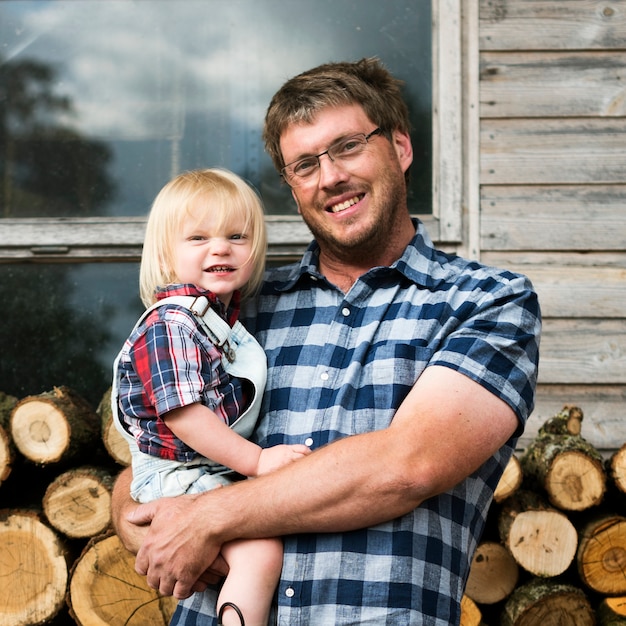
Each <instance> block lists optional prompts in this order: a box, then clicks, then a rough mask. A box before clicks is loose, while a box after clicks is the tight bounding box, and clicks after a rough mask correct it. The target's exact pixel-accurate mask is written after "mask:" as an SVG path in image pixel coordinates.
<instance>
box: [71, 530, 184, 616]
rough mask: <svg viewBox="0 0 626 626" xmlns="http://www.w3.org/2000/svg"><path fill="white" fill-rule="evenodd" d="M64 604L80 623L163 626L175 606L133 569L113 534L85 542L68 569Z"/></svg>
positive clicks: (128, 556)
mask: <svg viewBox="0 0 626 626" xmlns="http://www.w3.org/2000/svg"><path fill="white" fill-rule="evenodd" d="M68 603H69V605H70V607H71V609H70V612H71V614H72V616H73V617H74V619H75V620H76V621H77V622H78V624H80V625H81V626H141V625H143V624H150V625H151V626H166V625H167V624H169V621H170V619H171V617H172V615H173V613H174V610H175V608H176V600H175V599H174V598H171V597H167V598H166V597H162V596H160V595H159V594H158V593H157V592H156V591H155V590H154V589H151V588H150V587H148V584H147V583H146V579H145V578H144V577H143V576H140V575H139V574H137V572H135V558H134V556H133V555H132V554H131V553H130V552H128V551H127V550H126V549H125V548H124V547H123V546H122V544H121V542H120V540H119V538H118V537H117V535H110V536H108V537H103V538H97V539H94V540H92V541H90V542H89V544H88V545H87V547H86V548H85V550H84V551H83V554H82V555H81V557H80V558H79V559H78V561H77V562H76V563H75V564H74V567H73V568H72V573H71V580H70V586H69V597H68Z"/></svg>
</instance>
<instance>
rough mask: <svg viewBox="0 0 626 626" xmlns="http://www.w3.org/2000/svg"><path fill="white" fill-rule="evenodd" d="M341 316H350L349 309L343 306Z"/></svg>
mask: <svg viewBox="0 0 626 626" xmlns="http://www.w3.org/2000/svg"><path fill="white" fill-rule="evenodd" d="M341 314H342V315H343V316H344V317H348V315H350V309H349V308H348V307H347V306H344V307H343V309H341Z"/></svg>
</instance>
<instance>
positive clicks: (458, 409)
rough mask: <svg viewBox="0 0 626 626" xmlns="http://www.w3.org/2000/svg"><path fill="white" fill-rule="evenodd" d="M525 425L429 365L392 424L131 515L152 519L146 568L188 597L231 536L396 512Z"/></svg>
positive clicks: (141, 564) (480, 391) (324, 527)
mask: <svg viewBox="0 0 626 626" xmlns="http://www.w3.org/2000/svg"><path fill="white" fill-rule="evenodd" d="M517 426H518V421H517V418H516V416H515V414H514V412H513V410H512V409H511V408H510V407H509V406H508V405H507V404H506V403H505V402H504V401H502V400H500V399H499V398H497V397H496V396H494V395H493V394H491V393H490V392H489V391H487V390H486V389H484V388H483V387H482V386H481V385H479V384H478V383H476V382H474V381H472V380H471V379H469V378H467V377H466V376H464V375H462V374H460V373H458V372H456V371H454V370H452V369H449V368H446V367H442V366H432V367H429V368H427V369H426V370H425V371H424V373H423V374H422V376H421V377H420V378H419V380H418V381H417V383H416V384H415V386H414V388H413V389H412V390H411V392H410V393H409V395H408V396H407V398H406V399H405V401H404V402H403V403H402V405H401V406H400V408H399V409H398V411H397V413H396V415H395V417H394V419H393V421H392V423H391V425H390V426H389V427H388V428H386V429H383V430H380V431H375V432H371V433H365V434H361V435H355V436H353V437H347V438H345V439H341V440H339V441H336V442H334V443H332V444H330V445H328V446H325V447H324V448H321V449H319V450H317V451H315V452H314V453H313V454H311V455H310V456H308V457H306V458H304V459H302V460H300V461H299V462H298V463H293V464H291V465H289V466H287V467H284V468H282V469H280V470H278V471H276V472H274V473H272V474H269V475H266V476H262V477H260V478H257V479H254V480H248V481H242V482H240V483H237V484H236V485H233V486H229V487H226V488H224V489H219V490H217V491H213V492H207V493H205V494H202V495H200V496H193V497H187V496H183V497H179V498H176V499H175V500H174V501H172V500H162V501H155V502H152V503H149V504H146V505H141V507H139V508H138V509H136V510H135V511H134V513H132V514H131V516H130V519H131V520H132V521H133V522H134V523H138V524H145V523H151V525H150V530H149V531H148V533H147V534H146V537H145V540H144V542H143V544H142V546H141V548H140V550H139V552H138V555H137V570H138V571H140V572H142V573H146V574H147V577H148V583H149V584H150V586H152V587H153V588H155V589H159V590H160V591H161V593H163V594H167V595H169V594H172V593H173V594H174V595H175V596H176V597H179V598H183V597H186V596H187V595H189V593H190V590H191V589H192V587H193V584H194V582H195V581H196V579H197V578H198V576H199V574H200V573H201V572H203V571H204V570H205V569H206V567H207V565H208V563H210V562H211V561H212V560H213V558H214V557H215V556H216V555H217V554H218V553H219V550H220V547H221V545H222V544H223V543H225V542H227V541H231V540H233V539H239V538H257V537H272V536H279V535H286V534H292V533H301V532H341V531H347V530H353V529H356V528H362V527H365V526H372V525H375V524H378V523H380V522H383V521H387V520H389V519H393V518H395V517H398V516H400V515H403V514H405V513H407V512H409V511H411V510H412V509H414V508H415V507H417V506H419V504H421V503H422V502H423V501H424V500H425V499H427V498H430V497H432V496H434V495H437V494H439V493H442V492H444V491H446V490H448V489H450V488H451V487H453V486H454V485H455V484H457V483H458V482H460V481H462V480H463V479H464V478H466V477H467V476H468V475H470V474H471V473H472V472H474V471H475V470H476V469H478V467H480V466H481V465H482V464H483V463H484V462H485V461H486V460H487V459H488V458H489V457H490V456H492V455H493V454H494V453H495V452H496V451H497V450H498V449H499V448H500V447H501V446H502V445H503V444H504V443H506V441H507V440H508V439H509V438H510V437H511V436H512V435H513V433H514V432H515V430H516V428H517ZM303 486H306V488H303Z"/></svg>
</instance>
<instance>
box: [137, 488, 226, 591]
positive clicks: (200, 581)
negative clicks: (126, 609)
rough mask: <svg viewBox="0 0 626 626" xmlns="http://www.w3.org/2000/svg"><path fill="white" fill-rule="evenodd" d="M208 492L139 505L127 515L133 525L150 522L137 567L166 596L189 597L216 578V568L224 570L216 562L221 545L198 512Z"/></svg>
mask: <svg viewBox="0 0 626 626" xmlns="http://www.w3.org/2000/svg"><path fill="white" fill-rule="evenodd" d="M209 493H210V492H209ZM209 493H207V494H200V495H185V496H178V497H176V498H162V499H160V500H155V501H154V502H149V503H147V504H141V505H139V506H138V507H137V508H136V509H134V510H133V511H131V512H130V514H129V516H128V521H129V522H131V523H132V524H135V525H139V526H144V525H146V524H149V529H148V531H147V533H146V536H145V539H144V541H143V543H142V544H141V547H140V548H139V551H138V552H137V559H136V561H135V569H136V571H137V572H138V573H139V574H143V575H145V576H146V579H147V582H148V585H150V587H152V588H153V589H157V590H158V591H159V592H160V593H161V594H163V595H166V596H170V595H173V596H174V597H175V598H178V599H179V600H181V599H183V598H188V597H189V596H190V595H191V594H192V593H193V592H194V591H202V590H204V589H205V588H206V584H207V582H214V581H215V579H216V576H215V574H214V573H212V572H213V570H215V571H218V572H220V571H221V572H225V567H224V564H221V563H220V561H216V559H218V556H219V553H220V549H221V544H217V543H216V544H211V543H210V542H209V539H210V538H209V537H207V536H206V533H203V532H201V528H202V524H203V522H206V519H204V520H203V519H202V516H201V515H198V511H199V507H198V506H197V500H198V499H199V498H203V497H206V496H208V495H209ZM214 563H215V565H214Z"/></svg>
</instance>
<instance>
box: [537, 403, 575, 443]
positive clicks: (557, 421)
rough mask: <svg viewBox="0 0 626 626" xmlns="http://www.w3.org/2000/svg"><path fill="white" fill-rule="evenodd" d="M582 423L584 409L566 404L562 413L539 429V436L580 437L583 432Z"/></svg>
mask: <svg viewBox="0 0 626 626" xmlns="http://www.w3.org/2000/svg"><path fill="white" fill-rule="evenodd" d="M582 422H583V412H582V409H581V408H580V407H577V406H571V405H569V404H566V405H565V406H564V407H563V410H562V411H561V412H560V413H557V414H556V415H555V416H554V417H551V418H550V419H548V420H546V422H545V423H544V424H543V426H542V427H541V428H540V429H539V435H544V434H547V435H572V436H574V437H579V436H580V433H581V432H582Z"/></svg>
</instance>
